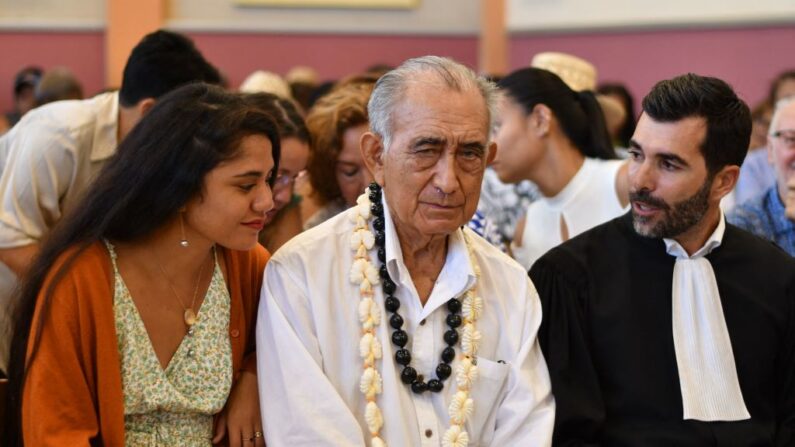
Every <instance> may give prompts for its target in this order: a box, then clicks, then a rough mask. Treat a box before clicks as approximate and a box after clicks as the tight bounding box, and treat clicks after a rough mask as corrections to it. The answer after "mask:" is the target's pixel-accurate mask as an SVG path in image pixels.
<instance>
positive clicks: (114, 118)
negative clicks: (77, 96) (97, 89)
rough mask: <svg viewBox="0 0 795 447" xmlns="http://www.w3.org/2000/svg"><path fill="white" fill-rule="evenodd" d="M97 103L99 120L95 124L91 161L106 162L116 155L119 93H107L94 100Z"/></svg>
mask: <svg viewBox="0 0 795 447" xmlns="http://www.w3.org/2000/svg"><path fill="white" fill-rule="evenodd" d="M93 101H97V103H98V104H97V106H98V107H97V120H96V122H95V124H94V144H93V145H92V146H91V161H100V160H104V159H106V158H108V157H110V156H111V155H113V154H114V153H116V146H117V145H118V141H117V136H118V128H119V92H112V93H106V94H104V95H100V96H97V97H95V98H94V99H93Z"/></svg>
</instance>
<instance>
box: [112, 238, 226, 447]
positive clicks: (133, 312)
mask: <svg viewBox="0 0 795 447" xmlns="http://www.w3.org/2000/svg"><path fill="white" fill-rule="evenodd" d="M106 245H107V247H108V251H109V252H110V256H111V260H112V263H113V271H114V280H115V289H114V297H113V310H114V314H115V322H116V334H117V335H116V336H117V342H118V348H119V353H120V357H121V376H122V388H123V394H124V429H125V445H126V446H128V447H132V446H135V447H138V446H176V447H198V446H202V447H207V446H211V445H212V443H211V441H212V435H213V416H214V415H215V414H216V413H218V412H220V411H221V409H223V407H224V404H225V403H226V399H227V397H228V396H229V392H230V390H231V387H232V347H231V344H230V341H229V335H228V334H229V307H230V297H229V292H228V290H227V288H226V283H225V282H224V278H223V274H222V273H221V269H220V267H219V265H218V258H217V256H216V259H215V268H214V271H213V277H212V280H211V281H210V287H209V288H208V290H207V295H206V296H205V298H204V302H203V303H202V305H201V309H200V310H199V314H198V316H197V320H196V323H195V324H194V325H193V326H192V327H191V328H190V329H189V330H188V332H187V334H186V335H185V338H183V340H182V342H181V344H180V345H179V347H178V348H177V351H176V352H175V353H174V356H173V357H172V358H171V360H170V361H169V363H168V366H167V367H166V368H165V369H163V367H162V366H161V365H160V361H159V360H158V358H157V355H156V354H155V351H154V348H153V347H152V343H151V341H150V339H149V334H148V333H147V332H146V328H145V327H144V324H143V320H141V316H140V314H139V313H138V309H137V308H136V307H135V303H134V302H133V300H132V297H131V296H130V291H129V290H128V289H127V286H126V285H125V284H124V280H123V279H122V277H121V275H120V274H119V269H118V267H117V265H116V253H115V251H114V249H113V246H112V245H111V244H110V243H108V242H106Z"/></svg>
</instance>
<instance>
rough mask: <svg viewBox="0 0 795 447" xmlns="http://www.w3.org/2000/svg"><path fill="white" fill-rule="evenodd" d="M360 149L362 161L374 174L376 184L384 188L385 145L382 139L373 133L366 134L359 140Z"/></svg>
mask: <svg viewBox="0 0 795 447" xmlns="http://www.w3.org/2000/svg"><path fill="white" fill-rule="evenodd" d="M359 148H360V149H361V151H362V160H363V161H364V164H365V165H366V166H367V169H368V170H369V171H370V173H371V174H373V178H374V179H375V182H376V183H378V184H379V185H381V186H384V159H383V156H384V144H383V142H382V141H381V138H380V137H379V136H378V135H376V134H374V133H372V132H365V133H363V134H362V138H361V140H359Z"/></svg>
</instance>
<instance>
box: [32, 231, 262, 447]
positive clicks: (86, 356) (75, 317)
mask: <svg viewBox="0 0 795 447" xmlns="http://www.w3.org/2000/svg"><path fill="white" fill-rule="evenodd" d="M222 252H223V259H224V263H225V266H226V272H227V278H228V280H227V286H228V287H229V293H230V297H231V308H230V321H229V337H230V340H231V343H232V365H233V368H234V371H235V373H234V380H235V381H236V380H237V378H238V376H239V374H240V372H241V371H242V370H244V369H245V370H249V371H253V372H256V358H255V351H254V326H255V322H256V315H257V304H258V302H259V293H260V287H261V285H262V273H263V270H264V268H265V263H266V262H267V260H268V258H269V254H268V252H267V251H266V250H265V249H264V248H263V247H262V246H260V245H257V247H256V248H255V249H252V250H250V251H247V252H240V251H232V250H226V249H222ZM68 253H73V251H69V252H68ZM66 256H67V255H64V256H61V258H60V259H59V260H58V262H56V266H60V265H62V264H63V261H64V259H65V258H66ZM53 270H54V269H53ZM50 282H51V278H49V277H48V279H47V280H46V281H45V284H44V287H42V289H41V290H42V291H45V290H47V287H48V285H49V283H50ZM112 285H113V267H112V266H111V263H110V257H109V255H108V252H107V250H106V249H105V247H104V246H103V244H102V243H95V244H93V245H91V246H89V247H88V248H87V249H86V250H85V251H84V252H83V253H81V254H80V255H78V257H77V258H76V259H75V261H74V263H73V264H72V266H71V267H70V268H69V269H68V270H67V272H66V274H65V275H64V276H63V278H62V279H61V280H60V281H59V282H58V283H57V285H56V286H55V290H54V293H53V295H52V301H51V305H50V311H49V313H48V315H47V318H46V321H45V323H44V324H42V325H41V338H40V343H39V348H38V352H37V353H36V355H35V357H34V358H33V361H32V363H31V364H30V365H29V367H28V374H27V379H26V382H25V389H24V392H23V397H22V432H23V437H24V441H25V445H26V446H29V447H34V446H36V447H37V446H58V447H62V446H87V445H89V444H90V445H105V446H123V445H124V398H123V395H122V381H121V366H120V365H121V361H120V358H119V351H118V347H117V342H116V327H115V320H114V314H113V288H112ZM42 295H43V292H42ZM42 295H40V298H41V296H42ZM40 303H41V302H39V304H40ZM40 312H41V308H40V306H39V307H37V309H36V313H35V316H34V325H33V328H32V329H31V334H33V333H34V332H33V331H36V330H37V326H36V324H35V322H36V321H37V320H38V315H39V313H40ZM31 340H32V337H31ZM28 356H30V351H29V352H28ZM233 383H234V382H233Z"/></svg>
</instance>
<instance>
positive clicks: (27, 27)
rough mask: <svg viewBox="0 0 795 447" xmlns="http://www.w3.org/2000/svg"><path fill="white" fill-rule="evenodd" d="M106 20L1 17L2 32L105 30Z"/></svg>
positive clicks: (0, 27) (0, 26)
mask: <svg viewBox="0 0 795 447" xmlns="http://www.w3.org/2000/svg"><path fill="white" fill-rule="evenodd" d="M105 26H106V23H105V21H104V20H81V19H27V18H13V19H12V18H0V32H8V31H22V32H25V31H33V32H65V31H66V32H68V31H74V32H84V31H105Z"/></svg>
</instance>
